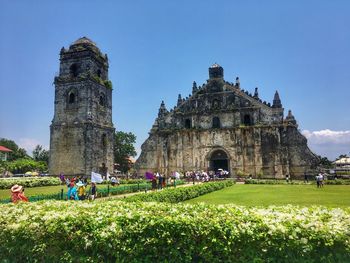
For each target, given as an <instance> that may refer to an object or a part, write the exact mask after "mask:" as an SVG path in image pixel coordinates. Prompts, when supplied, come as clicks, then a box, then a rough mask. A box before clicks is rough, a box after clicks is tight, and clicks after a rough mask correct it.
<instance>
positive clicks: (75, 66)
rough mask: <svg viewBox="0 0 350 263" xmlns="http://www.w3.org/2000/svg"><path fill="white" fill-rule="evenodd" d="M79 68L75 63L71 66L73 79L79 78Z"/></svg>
mask: <svg viewBox="0 0 350 263" xmlns="http://www.w3.org/2000/svg"><path fill="white" fill-rule="evenodd" d="M78 68H79V66H78V64H75V63H74V64H72V65H71V66H70V68H69V70H70V74H71V76H73V77H77V76H78Z"/></svg>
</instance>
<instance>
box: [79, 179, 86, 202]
mask: <svg viewBox="0 0 350 263" xmlns="http://www.w3.org/2000/svg"><path fill="white" fill-rule="evenodd" d="M77 187H78V197H79V200H84V199H85V185H84V183H82V182H81V181H79V182H78V183H77Z"/></svg>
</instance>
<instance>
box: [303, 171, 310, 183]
mask: <svg viewBox="0 0 350 263" xmlns="http://www.w3.org/2000/svg"><path fill="white" fill-rule="evenodd" d="M308 182H309V179H308V178H307V174H306V172H304V183H308Z"/></svg>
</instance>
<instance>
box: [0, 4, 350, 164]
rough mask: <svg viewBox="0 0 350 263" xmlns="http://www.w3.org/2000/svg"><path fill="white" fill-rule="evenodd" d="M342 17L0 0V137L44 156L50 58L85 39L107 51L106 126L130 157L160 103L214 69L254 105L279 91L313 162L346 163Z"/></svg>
mask: <svg viewBox="0 0 350 263" xmlns="http://www.w3.org/2000/svg"><path fill="white" fill-rule="evenodd" d="M349 14H350V1H345V0H344V1H340V0H338V1H320V0H318V1H243V0H242V1H212V0H210V1H206V0H201V1H199V0H198V1H189V0H187V1H186V0H177V1H152V0H149V1H87V0H82V1H68V0H65V1H62V0H61V1H15V0H8V1H7V0H0V36H1V38H0V94H1V103H0V137H5V138H9V139H13V140H15V141H16V142H17V143H18V144H20V145H21V146H22V147H25V148H26V149H27V150H28V151H31V150H32V148H33V147H34V146H35V145H36V144H42V145H44V146H45V147H47V148H48V145H49V125H50V122H51V120H52V117H53V100H54V86H53V79H54V76H55V74H57V72H58V68H59V51H60V49H61V47H62V46H64V47H68V46H69V45H70V44H71V43H72V42H74V41H75V40H76V39H78V38H79V37H82V36H87V37H89V38H91V39H92V40H93V41H95V42H96V43H97V45H98V46H99V48H100V49H101V50H102V52H104V53H107V54H108V57H109V60H110V69H109V77H110V79H111V81H112V82H113V86H114V90H113V122H114V125H115V127H116V128H117V130H122V131H131V132H133V133H135V134H136V135H137V145H136V147H137V149H139V148H140V145H141V144H142V142H143V141H144V140H145V139H146V138H147V136H148V132H149V130H150V128H151V126H152V124H153V122H154V119H155V117H156V115H157V112H158V108H159V105H160V103H161V101H162V100H164V101H165V103H166V105H167V106H168V108H170V107H173V106H174V105H175V103H176V101H177V95H178V94H179V93H181V94H182V95H183V96H188V94H189V93H190V92H191V87H192V82H193V81H194V80H195V81H196V82H197V84H199V85H201V84H202V83H204V82H205V81H206V80H207V78H208V67H209V66H210V65H211V64H213V63H215V62H217V63H219V64H220V65H221V66H223V67H224V71H225V72H224V73H225V79H226V80H227V81H232V82H233V80H234V79H235V77H236V76H239V77H240V81H241V87H242V88H243V89H245V90H249V91H251V92H253V91H254V88H255V87H259V94H260V97H261V98H262V99H263V100H266V101H269V102H272V99H273V94H274V92H275V90H278V91H279V94H280V97H281V100H282V104H283V106H284V108H285V114H286V113H287V112H288V109H291V110H292V111H293V114H294V116H295V117H296V119H297V121H298V123H299V128H300V130H301V131H302V132H303V134H305V136H306V137H307V138H308V140H309V146H310V148H311V149H312V150H314V151H315V152H316V153H317V154H321V155H324V156H328V157H329V158H335V157H336V156H338V155H339V154H341V153H345V154H349V152H350V114H349V106H348V105H349V104H348V103H349V99H350V73H349V68H350V30H349V25H350V16H349Z"/></svg>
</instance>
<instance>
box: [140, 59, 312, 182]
mask: <svg viewBox="0 0 350 263" xmlns="http://www.w3.org/2000/svg"><path fill="white" fill-rule="evenodd" d="M316 163H317V157H316V156H315V155H314V154H313V153H312V152H311V151H310V149H309V148H308V146H307V140H306V138H305V137H304V136H303V135H302V134H301V133H300V132H299V131H298V125H297V122H296V120H295V118H294V116H293V115H292V113H291V111H289V112H288V115H287V116H286V117H285V118H284V109H283V107H282V103H281V100H280V98H279V94H278V92H277V91H276V93H275V96H274V99H273V103H272V104H270V103H266V102H263V101H262V100H261V99H260V98H259V94H258V89H257V88H256V89H255V92H254V94H250V93H248V92H247V91H244V90H243V89H241V87H240V83H239V79H238V78H237V79H236V82H235V83H230V82H227V81H225V80H224V70H223V68H222V67H221V66H219V65H218V64H214V65H213V66H212V67H210V68H209V79H208V80H207V83H205V84H204V85H203V86H197V84H196V83H195V82H194V83H193V88H192V94H191V95H190V96H189V97H187V98H185V99H184V98H182V97H181V95H179V97H178V101H177V105H176V106H175V107H174V108H173V109H171V110H170V111H168V110H167V108H166V107H165V104H164V102H162V103H161V106H160V108H159V112H158V117H157V118H156V120H155V122H154V125H153V127H152V129H151V131H150V133H149V137H148V139H147V140H146V141H145V142H144V143H143V145H142V147H141V154H140V157H139V158H138V160H137V162H136V169H137V170H138V173H140V174H143V173H144V172H146V171H152V172H161V173H165V174H167V175H169V174H170V173H171V172H173V171H181V172H186V171H195V170H203V171H208V170H214V171H216V170H218V169H224V170H227V171H229V172H230V175H231V176H233V175H240V174H250V175H252V176H253V177H258V176H261V177H270V178H284V177H285V176H286V175H290V176H294V177H300V176H302V175H303V174H304V172H308V171H309V169H310V168H312V167H313V166H314V165H315V164H316Z"/></svg>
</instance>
